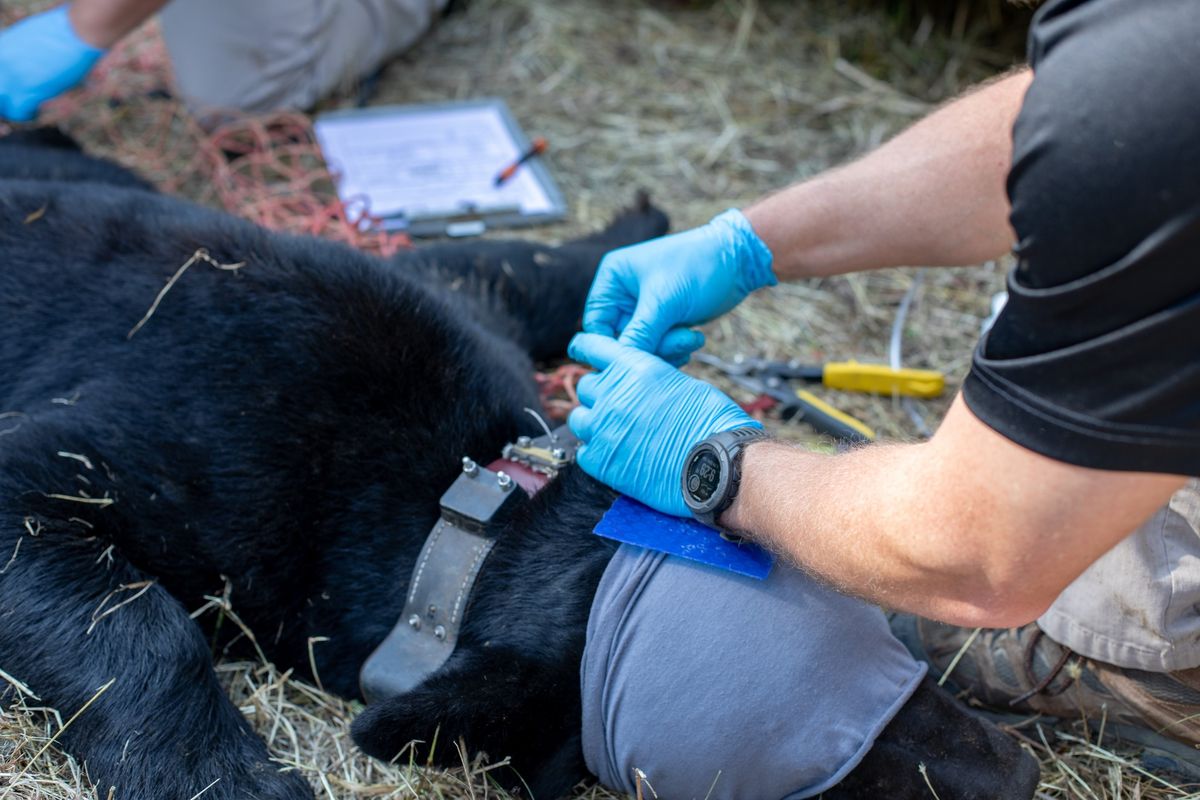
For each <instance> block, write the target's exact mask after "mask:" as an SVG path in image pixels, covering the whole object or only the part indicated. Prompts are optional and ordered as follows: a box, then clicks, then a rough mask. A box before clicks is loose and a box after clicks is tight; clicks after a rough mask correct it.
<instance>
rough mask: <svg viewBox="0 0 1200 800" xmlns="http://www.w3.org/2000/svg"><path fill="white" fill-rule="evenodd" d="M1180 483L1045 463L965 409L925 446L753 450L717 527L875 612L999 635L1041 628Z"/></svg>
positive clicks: (959, 407) (958, 408)
mask: <svg viewBox="0 0 1200 800" xmlns="http://www.w3.org/2000/svg"><path fill="white" fill-rule="evenodd" d="M1182 484H1183V479H1182V478H1178V477H1175V476H1163V475H1152V474H1142V473H1136V474H1134V473H1118V472H1102V471H1099V470H1089V469H1084V468H1081V467H1074V466H1071V465H1068V464H1063V463H1060V462H1057V461H1053V460H1051V459H1049V458H1046V457H1045V456H1041V455H1038V454H1036V453H1033V452H1031V451H1029V450H1025V449H1024V448H1022V447H1020V446H1018V445H1016V444H1014V443H1012V442H1011V441H1009V440H1007V439H1005V438H1003V437H1002V436H1000V434H998V433H996V432H995V431H992V430H991V429H990V428H987V427H986V426H984V425H983V423H981V422H980V421H979V420H977V419H976V418H975V417H974V416H973V415H971V414H970V412H969V411H968V410H967V409H966V407H965V406H964V405H963V403H962V401H961V399H960V400H958V401H957V402H956V403H955V406H954V407H953V408H952V409H951V412H950V414H949V415H948V416H947V420H946V422H945V423H943V425H942V428H941V429H939V431H938V433H937V435H935V437H934V439H933V440H931V441H929V442H925V443H921V444H899V445H871V446H868V447H864V448H861V449H858V450H854V451H851V452H849V453H846V454H842V455H836V456H827V455H818V454H814V453H809V452H806V451H804V450H800V449H797V448H794V447H791V446H787V445H784V444H781V443H776V442H762V443H756V444H752V445H750V446H749V447H748V448H746V451H745V453H744V455H743V462H742V482H741V488H740V490H739V492H738V495H737V498H736V500H735V501H734V503H733V505H732V506H731V507H730V508H729V509H728V510H727V511H726V512H725V514H724V515H723V517H722V519H721V522H722V524H723V525H724V526H726V527H728V528H731V529H734V530H738V531H744V532H746V533H747V535H749V536H750V538H752V539H754V540H757V541H760V542H762V543H763V544H765V545H767V546H768V547H770V548H771V549H773V550H775V551H776V552H779V553H781V554H782V555H784V556H785V557H786V558H788V559H789V560H791V561H793V562H795V563H797V564H798V565H799V566H801V567H802V568H804V569H806V570H808V571H810V572H812V573H814V574H816V575H818V576H820V577H821V578H823V579H825V580H827V581H829V582H830V583H832V584H833V585H835V586H837V587H839V588H841V589H843V590H845V591H847V592H850V593H852V594H856V595H858V596H861V597H865V598H867V599H869V600H871V601H873V602H876V603H879V604H881V605H884V606H887V607H890V608H894V609H899V610H904V611H910V612H913V613H917V614H921V615H922V616H926V617H931V618H934V619H940V620H943V621H946V622H950V623H954V624H958V625H971V626H976V625H979V626H985V627H1007V626H1010V625H1019V624H1024V623H1026V622H1029V621H1030V620H1032V619H1034V618H1036V617H1037V616H1038V615H1040V614H1041V613H1042V612H1043V611H1044V610H1045V608H1046V607H1047V606H1048V605H1049V604H1050V603H1051V602H1052V601H1053V599H1054V598H1055V597H1057V595H1058V594H1059V593H1060V592H1061V591H1062V589H1063V588H1064V587H1065V586H1066V585H1067V584H1068V583H1069V582H1070V581H1071V580H1074V578H1075V577H1077V576H1078V575H1079V573H1080V572H1082V571H1083V570H1084V569H1085V568H1086V567H1087V565H1088V564H1090V563H1091V562H1092V561H1093V560H1095V559H1096V558H1098V557H1099V556H1100V555H1101V554H1103V553H1104V552H1105V551H1106V550H1107V549H1108V548H1110V547H1111V546H1112V545H1113V544H1115V543H1116V542H1117V541H1119V540H1120V539H1121V538H1123V537H1124V536H1126V535H1128V534H1129V533H1130V532H1132V531H1133V530H1134V529H1135V528H1136V527H1137V526H1138V525H1139V524H1140V523H1141V522H1142V521H1143V520H1144V519H1146V517H1148V516H1149V515H1150V514H1151V513H1153V511H1154V510H1155V509H1156V508H1158V507H1159V506H1160V505H1161V504H1163V503H1164V502H1166V500H1167V499H1168V498H1169V497H1170V495H1171V493H1172V492H1173V491H1174V490H1175V489H1177V488H1178V487H1179V486H1181V485H1182Z"/></svg>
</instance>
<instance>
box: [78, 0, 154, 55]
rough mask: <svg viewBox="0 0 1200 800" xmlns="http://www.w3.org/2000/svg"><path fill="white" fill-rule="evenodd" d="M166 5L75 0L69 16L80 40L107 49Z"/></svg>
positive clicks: (133, 0)
mask: <svg viewBox="0 0 1200 800" xmlns="http://www.w3.org/2000/svg"><path fill="white" fill-rule="evenodd" d="M166 4H167V0H74V2H72V3H71V6H70V9H69V10H68V12H67V15H68V16H69V18H70V20H71V27H73V28H74V29H75V33H76V34H78V36H79V38H80V39H83V40H84V41H85V42H87V43H88V44H90V45H92V46H93V47H101V48H104V49H106V50H107V49H108V48H110V47H112V46H113V45H114V44H116V43H117V42H119V41H120V40H121V39H123V38H124V37H125V35H126V34H128V33H130V32H131V31H132V30H133V29H134V28H136V27H137V26H138V25H141V24H142V23H143V22H145V21H146V20H147V19H149V18H150V17H151V16H153V15H154V14H156V13H157V12H158V10H159V9H161V8H162V7H163V6H165V5H166Z"/></svg>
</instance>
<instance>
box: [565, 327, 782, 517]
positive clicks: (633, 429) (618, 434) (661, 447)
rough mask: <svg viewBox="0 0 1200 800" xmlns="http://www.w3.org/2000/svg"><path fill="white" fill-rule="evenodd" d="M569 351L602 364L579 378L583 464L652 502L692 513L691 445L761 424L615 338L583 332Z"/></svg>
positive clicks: (577, 428) (575, 426)
mask: <svg viewBox="0 0 1200 800" xmlns="http://www.w3.org/2000/svg"><path fill="white" fill-rule="evenodd" d="M569 352H570V354H571V357H572V358H574V359H575V360H577V361H583V362H585V363H587V364H591V365H592V366H593V367H595V368H597V369H599V370H600V372H597V373H593V374H591V375H586V376H584V377H583V378H582V379H581V380H580V381H579V385H578V387H577V389H578V393H579V401H580V402H581V403H582V404H583V405H581V406H579V408H576V409H575V410H574V411H572V412H571V416H570V419H569V420H568V422H569V424H570V426H571V430H572V432H574V434H575V435H576V436H578V437H579V438H580V439H581V440H582V441H583V443H584V444H583V447H582V448H581V449H580V450H579V452H578V454H577V458H576V460H577V461H578V462H579V466H580V467H582V468H583V470H584V472H586V473H588V474H589V475H591V476H592V477H593V478H596V479H597V480H599V481H601V482H603V483H607V484H608V485H609V486H611V487H613V488H614V489H616V490H617V491H618V492H622V493H623V494H627V495H629V496H630V497H632V498H634V499H635V500H640V501H641V502H643V503H645V504H646V505H648V506H650V507H651V508H655V509H658V510H659V511H662V512H665V513H667V514H674V515H675V516H678V517H690V516H691V512H690V511H689V510H688V507H687V505H686V504H685V503H684V502H683V489H682V483H681V481H682V473H683V462H684V458H685V457H686V456H687V454H688V451H689V450H691V449H692V446H693V445H694V444H696V442H699V441H700V440H701V439H704V438H706V437H708V436H711V435H712V434H714V433H720V432H721V431H727V430H733V429H734V428H743V427H746V426H753V427H757V428H761V427H762V425H761V424H760V423H759V422H757V421H756V420H754V419H753V418H751V417H750V416H749V415H748V414H747V413H746V412H745V411H742V409H741V408H740V407H739V406H738V404H737V403H735V402H733V401H732V400H730V399H729V398H728V397H726V396H725V395H723V394H721V392H719V391H717V390H716V389H715V388H713V387H712V386H709V385H708V384H707V383H704V382H703V381H699V380H696V379H695V378H693V377H691V376H689V375H685V374H683V373H682V372H680V371H679V370H677V369H675V368H674V367H672V366H671V365H669V364H667V363H666V362H665V361H663V360H662V359H660V358H658V357H657V356H655V355H652V354H650V353H646V352H643V351H641V350H638V349H635V348H633V347H627V346H624V345H622V344H620V343H619V342H617V341H616V340H615V339H611V338H609V337H607V336H601V335H599V334H591V333H581V334H579V335H577V336H576V337H575V338H574V339H573V340H571V347H570V350H569Z"/></svg>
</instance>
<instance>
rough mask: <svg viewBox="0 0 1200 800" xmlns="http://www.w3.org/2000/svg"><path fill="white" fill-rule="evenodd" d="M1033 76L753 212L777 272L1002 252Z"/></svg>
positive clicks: (952, 108)
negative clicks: (1018, 128)
mask: <svg viewBox="0 0 1200 800" xmlns="http://www.w3.org/2000/svg"><path fill="white" fill-rule="evenodd" d="M1032 77H1033V74H1032V73H1031V72H1030V71H1029V70H1028V69H1022V70H1020V71H1018V72H1015V73H1013V74H1011V75H1008V76H1007V77H1004V78H1000V79H998V80H996V81H994V82H991V83H988V84H985V85H983V86H982V87H980V88H978V89H976V90H974V91H972V92H971V93H969V94H967V95H965V96H963V97H960V98H958V99H957V100H955V101H954V102H952V103H950V104H948V105H946V106H944V107H943V108H941V109H939V110H937V111H935V112H933V113H932V114H930V115H929V116H928V117H925V118H924V119H922V120H921V121H920V122H918V123H916V124H914V125H913V126H912V127H910V128H908V129H907V130H905V131H904V132H903V133H900V134H899V135H897V136H896V137H895V138H893V139H891V140H889V141H888V142H887V143H885V144H883V145H882V146H880V147H879V148H878V149H876V150H874V151H872V152H871V153H870V154H869V155H867V156H865V157H863V158H861V159H859V160H858V161H855V162H853V163H851V164H848V165H846V166H844V167H840V168H837V169H833V170H830V171H828V172H825V173H822V174H821V175H818V176H817V177H815V178H813V179H811V180H808V181H805V182H804V183H800V184H797V185H795V186H792V187H790V188H788V189H784V190H783V191H781V192H778V193H776V194H773V195H770V196H768V197H766V198H764V199H763V200H760V201H759V202H757V203H755V204H754V205H752V206H750V207H749V208H747V209H746V211H745V214H746V217H747V219H749V220H750V224H751V225H752V226H753V227H754V230H755V232H756V233H757V234H758V235H759V237H760V238H761V239H762V240H763V241H764V242H765V243H766V244H767V246H768V247H769V248H770V250H771V252H772V254H773V255H774V263H773V265H772V266H773V269H774V271H775V274H776V275H777V276H778V277H779V278H780V279H783V280H787V279H795V278H806V277H814V276H823V275H837V274H842V273H846V272H854V271H858V270H865V269H878V268H881V267H898V266H913V265H921V266H956V265H966V264H974V263H978V262H980V261H985V260H987V259H989V258H994V257H996V256H998V255H1001V254H1002V253H1004V252H1006V251H1007V250H1008V249H1009V248H1010V247H1012V245H1013V241H1014V234H1013V231H1012V228H1011V227H1010V226H1009V223H1008V213H1009V203H1008V195H1007V192H1006V191H1005V179H1006V176H1007V175H1008V170H1009V167H1010V166H1011V165H1012V129H1013V123H1014V122H1015V120H1016V118H1017V114H1018V112H1019V111H1020V109H1021V102H1022V100H1023V99H1024V97H1025V91H1026V90H1027V89H1028V88H1029V84H1030V81H1031V80H1032Z"/></svg>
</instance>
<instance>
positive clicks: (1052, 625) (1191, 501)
mask: <svg viewBox="0 0 1200 800" xmlns="http://www.w3.org/2000/svg"><path fill="white" fill-rule="evenodd" d="M1038 625H1039V626H1041V628H1042V630H1043V631H1045V632H1046V635H1048V636H1049V637H1050V638H1051V639H1053V640H1054V641H1056V642H1059V643H1060V644H1063V645H1066V646H1067V647H1069V648H1071V649H1072V650H1074V651H1075V652H1077V653H1081V654H1083V655H1085V656H1088V657H1089V658H1094V659H1096V660H1099V661H1104V662H1106V663H1109V664H1115V665H1117V666H1120V667H1132V668H1134V669H1143V670H1149V671H1151V672H1173V671H1176V670H1182V669H1191V668H1192V667H1197V666H1200V480H1196V479H1193V480H1191V481H1189V482H1188V484H1187V485H1186V486H1185V487H1184V488H1182V489H1180V490H1179V491H1178V492H1176V493H1175V495H1174V497H1172V498H1171V502H1170V503H1169V504H1168V505H1167V506H1165V507H1163V508H1162V509H1160V510H1159V511H1158V512H1157V513H1156V514H1155V515H1154V516H1153V517H1151V518H1150V519H1149V520H1148V521H1147V522H1146V524H1144V525H1142V527H1140V528H1138V530H1137V531H1135V532H1134V533H1133V534H1131V535H1130V536H1128V537H1127V538H1126V539H1124V540H1123V541H1122V542H1121V543H1120V544H1118V545H1117V546H1116V547H1114V548H1113V549H1112V550H1110V551H1109V552H1108V553H1106V554H1105V555H1104V556H1103V557H1101V558H1100V559H1099V560H1098V561H1096V562H1095V563H1094V564H1092V566H1091V567H1089V568H1088V569H1087V571H1086V572H1084V573H1083V574H1082V575H1080V576H1079V578H1078V579H1077V580H1075V582H1074V583H1072V584H1071V585H1070V586H1068V587H1067V589H1066V591H1064V592H1063V593H1062V595H1061V596H1059V598H1058V600H1056V601H1055V603H1054V605H1053V606H1051V607H1050V610H1049V611H1047V612H1046V613H1045V614H1044V615H1043V616H1042V618H1041V619H1039V620H1038Z"/></svg>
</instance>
